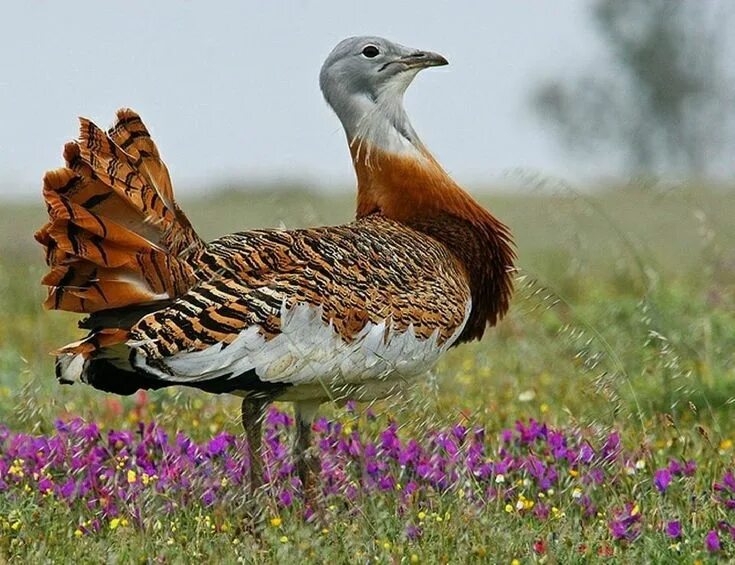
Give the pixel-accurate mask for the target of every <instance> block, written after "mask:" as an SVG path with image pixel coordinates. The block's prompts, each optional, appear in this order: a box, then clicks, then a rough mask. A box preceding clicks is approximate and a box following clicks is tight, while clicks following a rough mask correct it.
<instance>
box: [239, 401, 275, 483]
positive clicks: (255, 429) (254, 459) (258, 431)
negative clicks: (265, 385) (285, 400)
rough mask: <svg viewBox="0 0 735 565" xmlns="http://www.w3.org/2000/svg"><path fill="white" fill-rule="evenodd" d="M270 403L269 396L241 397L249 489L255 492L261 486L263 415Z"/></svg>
mask: <svg viewBox="0 0 735 565" xmlns="http://www.w3.org/2000/svg"><path fill="white" fill-rule="evenodd" d="M268 404H270V399H269V398H263V397H245V398H243V399H242V427H243V428H245V435H246V436H247V438H248V458H249V460H250V490H251V492H252V493H255V491H256V490H257V489H259V488H260V487H261V486H263V455H262V453H261V445H262V442H263V438H262V429H263V416H264V415H265V409H266V407H267V406H268Z"/></svg>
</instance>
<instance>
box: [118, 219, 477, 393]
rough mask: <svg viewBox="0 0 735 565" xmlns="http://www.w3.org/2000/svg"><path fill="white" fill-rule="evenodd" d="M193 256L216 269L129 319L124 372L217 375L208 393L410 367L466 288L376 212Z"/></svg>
mask: <svg viewBox="0 0 735 565" xmlns="http://www.w3.org/2000/svg"><path fill="white" fill-rule="evenodd" d="M200 259H201V261H202V264H203V265H207V268H208V269H211V270H212V272H219V273H220V277H219V278H216V279H213V280H209V281H208V282H205V283H202V284H200V285H198V286H196V287H194V288H193V289H192V290H191V291H189V292H188V293H187V294H186V295H184V296H182V297H181V298H179V299H178V300H176V301H175V302H174V303H173V304H172V305H170V306H169V307H167V308H165V309H162V310H160V311H157V312H154V313H151V314H149V315H148V316H145V317H144V318H143V319H142V320H141V321H140V322H138V323H137V324H136V325H135V326H134V327H133V328H132V330H131V337H130V341H129V342H128V344H129V346H130V347H131V348H132V351H133V353H132V354H131V356H130V360H131V363H132V365H133V367H134V368H135V369H136V370H138V371H142V372H145V373H150V374H151V375H155V376H156V377H157V378H159V379H162V380H165V381H169V382H171V383H178V384H190V385H192V386H199V385H204V386H208V387H209V388H213V385H214V384H215V381H217V384H216V388H217V390H219V391H225V390H230V391H235V390H238V389H239V387H244V388H246V385H244V384H243V381H242V379H243V376H244V375H245V376H247V382H249V383H251V385H252V386H256V387H257V384H258V383H257V382H254V381H253V372H254V374H255V376H257V381H258V382H264V383H282V384H284V385H301V384H305V383H313V382H316V381H319V380H321V379H343V380H344V381H345V382H348V383H350V382H352V383H360V382H365V381H368V380H370V379H374V378H378V377H383V376H388V375H390V374H393V373H395V374H397V375H405V376H411V375H414V374H418V373H421V372H423V371H425V370H426V369H427V368H429V367H430V366H431V365H432V364H433V363H434V362H435V361H436V359H437V358H438V356H439V355H440V354H441V353H442V352H443V351H445V350H446V348H448V347H449V346H450V345H451V343H452V342H453V341H454V340H455V339H456V338H457V336H458V335H459V333H460V332H461V330H462V328H463V326H464V323H465V321H466V318H467V316H468V314H469V306H470V301H469V296H470V292H469V287H468V285H467V283H466V281H465V277H464V276H463V273H462V269H461V267H460V265H459V263H458V261H457V260H456V259H455V258H454V257H453V256H452V255H451V254H450V253H449V251H448V250H447V249H446V248H445V247H444V246H442V245H441V244H439V243H437V242H436V241H434V240H433V239H431V238H430V237H428V236H425V235H423V234H420V233H419V232H415V231H413V230H411V229H410V228H407V227H406V226H404V225H401V224H398V223H396V222H392V221H389V220H386V219H384V218H381V217H379V216H375V217H369V218H365V219H363V220H359V221H357V222H355V223H354V224H350V225H347V226H336V227H330V228H319V229H308V230H296V231H292V232H286V231H279V230H263V231H257V232H246V233H243V234H236V235H233V236H227V237H225V238H222V239H221V240H218V241H217V242H214V243H213V244H211V245H210V247H209V249H208V252H207V253H205V254H203V255H202V256H201V258H200ZM263 262H266V263H269V264H271V265H272V267H271V268H270V269H267V268H264V266H263ZM276 265H278V268H277V269H276V268H274V266H276ZM233 267H235V269H233Z"/></svg>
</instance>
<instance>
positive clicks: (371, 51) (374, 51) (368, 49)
mask: <svg viewBox="0 0 735 565" xmlns="http://www.w3.org/2000/svg"><path fill="white" fill-rule="evenodd" d="M362 54H363V55H365V57H367V58H368V59H372V58H373V57H377V56H378V55H380V50H379V49H378V48H377V47H375V45H366V46H365V47H363V48H362Z"/></svg>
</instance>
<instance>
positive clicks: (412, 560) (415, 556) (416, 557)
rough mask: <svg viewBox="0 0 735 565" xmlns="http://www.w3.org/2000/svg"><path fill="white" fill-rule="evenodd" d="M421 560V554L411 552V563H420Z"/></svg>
mask: <svg viewBox="0 0 735 565" xmlns="http://www.w3.org/2000/svg"><path fill="white" fill-rule="evenodd" d="M419 561H420V560H419V556H418V555H416V554H415V553H412V554H411V563H418V562H419Z"/></svg>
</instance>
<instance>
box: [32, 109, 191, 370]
mask: <svg viewBox="0 0 735 565" xmlns="http://www.w3.org/2000/svg"><path fill="white" fill-rule="evenodd" d="M80 122H81V133H80V137H79V140H77V141H73V142H70V143H67V144H66V146H65V147H64V159H65V161H66V167H64V168H61V169H56V170H52V171H49V172H47V173H46V175H45V177H44V181H43V196H44V200H45V201H46V205H47V209H48V214H49V221H48V223H47V224H46V225H44V226H43V227H42V228H41V229H40V230H39V231H38V232H37V233H36V236H35V237H36V240H37V241H38V242H39V243H41V245H43V246H44V248H45V250H46V262H47V264H48V266H49V267H50V270H49V272H48V273H47V274H46V276H45V277H44V278H43V280H42V283H43V284H44V285H46V286H48V287H49V292H48V297H47V299H46V301H45V303H44V306H45V307H46V308H50V309H56V310H66V311H71V312H86V313H91V314H93V315H92V319H93V320H94V318H95V313H98V312H100V313H101V312H103V311H107V310H111V309H120V308H122V309H125V310H128V309H129V310H131V311H137V310H142V311H150V310H153V309H155V304H156V303H160V304H161V305H162V307H163V306H165V305H166V304H167V303H169V302H170V301H171V300H172V299H174V298H176V297H178V296H181V295H182V294H184V293H185V292H186V291H187V290H188V289H189V288H191V286H193V284H194V283H195V282H196V274H195V267H194V266H193V265H192V262H191V257H192V256H193V255H195V254H196V253H197V251H199V250H201V249H202V248H203V247H204V245H205V244H204V243H203V242H202V240H201V239H200V238H199V237H198V236H197V234H196V233H195V232H194V230H193V229H192V227H191V224H190V223H189V220H188V219H187V218H186V216H185V215H184V214H183V212H182V211H181V210H180V209H179V207H178V205H177V204H176V202H175V200H174V195H173V187H172V185H171V179H170V177H169V174H168V170H167V169H166V165H165V164H164V163H163V162H162V161H161V158H160V155H159V153H158V149H157V148H156V145H155V143H154V142H153V140H152V139H151V137H150V134H149V133H148V130H147V129H146V127H145V125H144V124H143V122H142V121H141V119H140V117H139V116H138V115H137V114H136V113H135V112H133V111H132V110H129V109H122V110H119V111H118V112H117V122H116V123H115V125H114V126H113V127H112V128H110V130H108V131H107V132H105V131H103V130H101V129H100V128H98V127H97V126H96V125H95V124H93V123H92V122H91V121H89V120H87V119H84V118H81V119H80ZM97 316H98V317H99V316H100V315H97ZM128 327H129V326H128ZM126 339H127V328H125V327H123V328H119V327H118V328H105V327H99V326H97V327H95V328H94V329H93V331H92V333H91V334H90V335H89V336H88V337H87V338H85V339H84V340H82V341H80V342H76V343H73V344H69V345H67V346H66V347H64V348H62V349H61V350H60V351H59V353H60V354H61V356H60V357H59V359H58V360H57V369H58V370H59V371H60V374H59V377H60V378H62V380H63V379H66V380H69V379H70V377H69V375H66V376H65V377H64V376H63V375H62V374H61V373H74V375H73V376H74V377H79V376H81V375H82V374H83V368H84V366H85V365H86V360H87V359H89V358H90V357H92V356H95V355H97V354H98V352H99V351H101V350H102V349H103V348H108V347H112V346H114V345H115V344H116V343H122V342H124V341H125V340H126Z"/></svg>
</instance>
